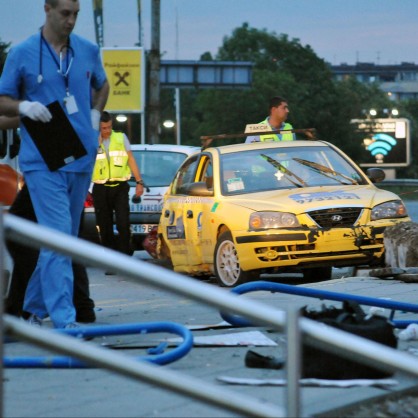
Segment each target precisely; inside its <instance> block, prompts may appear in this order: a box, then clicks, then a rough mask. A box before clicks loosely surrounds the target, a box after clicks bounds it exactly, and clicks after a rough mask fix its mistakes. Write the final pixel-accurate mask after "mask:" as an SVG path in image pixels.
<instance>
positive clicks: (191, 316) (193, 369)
mask: <svg viewBox="0 0 418 418" xmlns="http://www.w3.org/2000/svg"><path fill="white" fill-rule="evenodd" d="M334 270H335V274H334V277H336V278H335V279H333V280H330V281H326V282H319V283H313V284H309V285H303V286H306V287H311V288H316V289H322V290H327V291H334V292H343V293H349V294H355V295H363V296H369V297H376V298H390V299H392V300H396V301H402V302H410V303H417V301H418V297H417V296H418V284H414V283H404V282H400V281H397V280H390V279H376V278H371V277H366V276H365V275H362V276H350V277H344V276H345V275H347V274H350V273H352V271H350V270H348V269H347V270H344V269H334ZM88 271H89V277H90V282H91V293H92V296H93V298H94V300H95V302H96V313H97V318H98V321H97V324H98V325H104V324H125V323H137V322H154V321H174V322H177V323H180V324H183V325H186V326H189V327H191V326H194V327H196V326H198V325H209V324H219V323H220V322H221V321H222V318H221V317H220V315H219V312H217V310H215V309H214V308H211V307H208V306H204V305H202V304H200V303H198V302H195V301H192V300H188V299H186V298H183V297H181V296H177V295H172V294H170V293H168V292H165V291H161V290H159V289H155V288H151V287H149V286H145V285H143V284H141V283H138V282H134V281H133V280H131V279H129V280H127V279H124V278H123V277H121V276H105V275H104V272H102V271H101V270H98V269H93V268H89V269H88ZM359 273H360V274H365V272H362V271H360V272H359ZM269 279H271V277H269ZM282 279H283V277H280V278H278V279H275V280H278V281H280V280H282ZM298 280H299V281H300V279H298V278H297V277H296V278H293V277H291V278H290V279H288V280H287V281H286V282H287V283H290V282H293V283H295V284H296V283H297V282H298ZM241 297H250V298H252V299H254V300H257V301H259V302H264V303H266V304H268V305H271V306H275V307H277V308H278V309H286V308H287V307H288V306H304V305H308V306H309V307H316V306H320V305H321V303H323V302H324V301H319V300H317V299H312V298H307V297H300V296H294V295H286V294H278V293H270V292H254V293H251V294H247V295H245V296H241ZM325 302H326V304H327V305H328V304H331V305H335V306H340V305H341V303H340V302H332V301H325ZM367 309H368V307H365V310H366V311H367ZM414 317H417V315H414V314H408V313H402V312H401V313H397V314H396V316H395V319H412V318H414ZM243 331H260V332H261V333H262V334H263V335H264V336H265V337H266V338H268V339H270V340H272V341H274V342H276V343H277V346H276V347H267V346H264V347H249V346H231V347H227V346H218V345H212V346H198V347H194V348H193V349H192V350H191V352H190V353H188V354H187V355H186V356H185V357H183V358H181V359H180V360H178V361H176V362H173V363H171V364H169V365H166V366H161V367H164V368H169V369H170V370H174V371H178V372H181V373H184V374H186V375H188V376H193V377H198V378H200V379H203V380H204V381H207V382H210V383H212V384H216V385H219V387H222V386H224V387H225V388H227V389H228V390H231V391H235V392H237V393H241V394H244V395H246V396H248V397H253V398H256V399H261V400H265V401H268V402H270V403H273V404H275V405H279V406H282V407H283V408H285V406H286V388H285V387H278V386H243V385H233V386H232V385H227V384H225V383H222V382H219V380H218V378H219V377H220V376H228V377H237V378H254V379H278V378H284V372H283V370H269V369H252V368H246V367H245V364H244V357H245V354H246V353H247V351H248V350H249V349H253V350H254V351H257V352H258V353H261V354H266V355H273V356H275V357H280V356H281V355H284V350H285V349H286V345H285V339H284V336H283V334H281V333H278V332H272V330H267V329H265V328H261V327H260V328H245V329H242V328H240V329H234V328H232V329H231V328H226V329H216V328H213V329H206V330H199V331H197V330H196V331H193V335H194V337H199V336H209V335H212V336H213V335H219V334H222V335H223V336H224V335H225V334H230V333H232V332H235V333H236V332H243ZM158 337H159V336H158V335H152V334H149V335H148V336H145V335H127V336H123V335H122V336H116V337H102V338H96V339H95V340H93V342H91V343H86V344H100V345H102V346H108V345H113V346H114V348H115V349H118V352H123V353H126V354H127V355H132V356H138V355H144V353H145V351H144V346H146V345H150V344H151V345H158ZM399 349H400V350H412V352H413V353H414V354H415V353H416V352H417V350H418V341H409V342H400V344H399ZM39 352H40V350H39V349H37V348H34V347H29V346H27V345H26V344H24V343H21V342H18V343H9V344H6V345H5V354H6V355H8V356H15V355H29V356H32V355H34V354H35V353H39ZM4 377H5V382H4V393H5V395H4V416H6V417H195V416H204V417H232V416H235V415H233V414H231V413H229V412H228V411H224V410H220V409H217V408H213V407H211V406H208V405H206V404H203V403H201V402H198V401H195V400H192V399H188V398H185V397H183V396H180V395H177V394H173V393H169V392H167V391H165V390H161V389H159V388H157V387H155V386H152V385H149V384H146V383H143V382H134V381H131V380H128V379H126V378H123V377H120V376H116V375H113V374H111V373H110V372H107V371H103V370H98V369H6V370H5V373H4ZM394 379H396V380H397V382H398V384H397V385H396V386H393V387H390V388H386V389H383V388H377V387H366V388H363V387H351V388H345V389H342V388H336V387H332V388H320V387H303V388H301V405H302V406H301V411H302V413H303V415H304V416H313V415H318V414H323V413H326V412H327V411H330V410H333V409H335V408H339V407H342V406H344V405H348V404H350V403H355V402H358V401H361V400H365V399H369V398H372V397H376V396H381V395H384V394H388V393H392V392H394V391H399V390H402V389H405V388H410V387H413V386H415V385H416V384H417V381H416V380H415V379H413V378H410V377H406V376H398V375H395V376H394Z"/></svg>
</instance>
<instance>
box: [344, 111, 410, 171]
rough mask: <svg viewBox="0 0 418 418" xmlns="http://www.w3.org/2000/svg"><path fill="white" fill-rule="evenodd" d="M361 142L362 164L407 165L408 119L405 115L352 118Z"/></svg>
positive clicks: (359, 160) (382, 165)
mask: <svg viewBox="0 0 418 418" xmlns="http://www.w3.org/2000/svg"><path fill="white" fill-rule="evenodd" d="M351 123H352V124H353V125H354V131H355V133H356V136H355V138H356V141H359V145H361V152H360V154H359V157H358V163H359V165H360V166H361V167H382V168H383V167H391V168H392V167H393V168H394V167H407V166H408V165H409V164H410V144H409V141H410V139H409V138H410V132H409V120H408V119H405V118H385V119H383V118H382V119H379V118H376V119H372V118H370V119H353V120H352V121H351Z"/></svg>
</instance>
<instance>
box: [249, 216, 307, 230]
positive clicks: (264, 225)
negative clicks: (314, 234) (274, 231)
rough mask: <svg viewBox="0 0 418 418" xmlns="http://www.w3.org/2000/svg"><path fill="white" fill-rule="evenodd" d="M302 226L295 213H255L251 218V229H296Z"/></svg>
mask: <svg viewBox="0 0 418 418" xmlns="http://www.w3.org/2000/svg"><path fill="white" fill-rule="evenodd" d="M297 226H300V224H299V221H298V220H297V218H296V216H295V215H294V214H293V213H287V212H254V213H252V214H251V216H250V229H252V230H254V229H270V228H294V227H297Z"/></svg>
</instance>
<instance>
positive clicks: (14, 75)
mask: <svg viewBox="0 0 418 418" xmlns="http://www.w3.org/2000/svg"><path fill="white" fill-rule="evenodd" d="M42 42H43V44H42V47H41V34H40V32H39V33H38V34H35V35H33V36H31V37H30V38H28V39H27V40H26V41H24V42H22V43H21V44H19V45H17V46H16V47H14V48H12V49H11V50H10V52H9V53H8V56H7V59H6V63H5V66H4V69H3V73H2V76H1V78H0V95H6V96H10V97H12V98H14V99H19V100H29V101H39V102H41V103H42V104H44V105H47V104H49V103H51V102H53V101H55V100H58V101H59V102H60V103H61V105H62V107H63V108H64V110H65V111H66V108H65V106H64V98H65V97H66V83H65V78H64V77H63V76H62V75H61V74H60V73H59V72H58V64H59V55H58V54H56V52H55V51H54V49H53V48H52V47H50V46H49V45H47V43H46V42H47V41H46V40H43V41H42ZM70 46H71V48H72V50H73V51H74V58H73V62H72V65H71V68H70V71H69V74H68V89H69V94H70V95H72V96H74V98H75V101H76V103H77V108H78V112H76V113H73V114H71V115H69V114H68V113H67V111H66V114H67V116H68V119H69V120H70V122H71V124H72V126H73V127H74V129H75V131H76V132H77V133H78V135H79V137H80V139H81V140H82V142H83V144H84V146H85V148H86V150H87V155H86V156H84V157H82V158H80V159H78V160H76V161H74V162H72V163H70V164H68V165H66V166H65V167H63V168H61V169H60V170H63V171H69V172H91V171H92V170H93V165H94V162H95V158H96V152H97V147H98V131H96V130H94V129H93V127H92V124H91V116H90V111H91V103H92V97H91V94H92V88H93V89H100V88H101V87H102V86H103V84H104V83H105V81H106V73H105V71H104V68H103V65H102V61H101V58H100V50H99V48H98V46H97V45H95V44H93V43H91V42H89V41H87V40H86V39H84V38H81V37H79V36H77V35H75V34H72V35H71V36H70ZM41 53H42V70H41V68H40V67H41ZM70 56H71V53H70V55H69V57H70ZM66 65H67V60H66V58H64V59H63V67H64V70H66V68H67V67H66ZM41 72H42V82H41V83H39V82H38V76H39V74H40V73H41ZM20 132H21V138H22V142H21V147H20V152H19V165H20V168H21V170H22V171H23V172H25V171H31V170H47V169H48V168H47V166H46V164H45V162H44V161H43V159H42V157H41V155H40V153H39V151H38V149H37V148H36V146H35V144H34V142H33V141H32V138H31V137H30V135H29V134H28V132H27V131H26V129H25V127H24V126H23V124H22V123H21V124H20Z"/></svg>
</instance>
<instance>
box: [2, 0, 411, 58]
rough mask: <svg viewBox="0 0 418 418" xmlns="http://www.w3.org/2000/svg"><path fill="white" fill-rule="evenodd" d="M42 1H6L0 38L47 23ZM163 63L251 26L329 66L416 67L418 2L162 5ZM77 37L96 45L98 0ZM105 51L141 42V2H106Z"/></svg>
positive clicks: (147, 29) (216, 0)
mask: <svg viewBox="0 0 418 418" xmlns="http://www.w3.org/2000/svg"><path fill="white" fill-rule="evenodd" d="M43 4H44V0H0V40H1V41H2V42H7V43H8V42H11V43H12V46H13V44H17V43H19V42H21V41H22V40H24V39H25V38H27V37H28V36H30V35H31V34H32V33H34V32H36V31H37V30H38V28H39V27H40V26H41V25H42V24H43V23H44V11H43ZM141 4H142V6H141V8H142V28H143V30H142V39H143V46H144V47H145V49H149V48H150V43H151V0H142V3H141ZM160 4H161V32H160V36H161V41H160V50H161V53H162V59H167V60H172V59H178V60H198V59H199V58H200V56H201V55H202V54H203V53H204V52H207V51H208V52H211V53H212V55H214V56H215V55H216V53H217V51H218V48H219V47H220V46H222V42H223V38H224V37H225V36H231V35H232V32H233V30H234V29H235V28H237V27H240V26H241V25H242V24H243V23H244V22H247V23H248V24H249V25H250V27H253V28H257V29H266V30H267V31H268V32H270V33H276V34H278V35H279V34H287V35H288V37H289V38H290V39H299V41H300V43H301V44H302V45H303V46H306V45H310V47H311V48H312V49H313V50H314V51H315V53H316V54H317V55H318V56H319V57H320V58H323V59H324V60H325V61H327V62H329V63H331V64H333V65H338V64H341V63H347V64H355V63H356V62H374V63H375V64H400V63H401V62H414V63H418V0H161V3H160ZM80 5H81V11H80V14H79V18H78V21H77V25H76V29H75V33H78V34H79V35H81V36H84V37H86V38H87V39H90V40H91V41H93V42H95V35H94V22H93V6H92V0H80ZM103 19H104V43H105V45H104V46H105V47H116V46H117V47H132V46H134V45H135V43H137V42H138V40H139V29H138V14H137V0H103Z"/></svg>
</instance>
